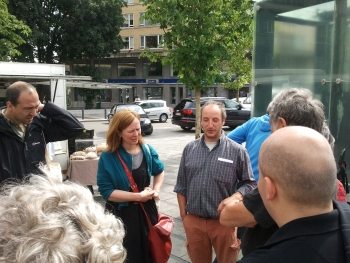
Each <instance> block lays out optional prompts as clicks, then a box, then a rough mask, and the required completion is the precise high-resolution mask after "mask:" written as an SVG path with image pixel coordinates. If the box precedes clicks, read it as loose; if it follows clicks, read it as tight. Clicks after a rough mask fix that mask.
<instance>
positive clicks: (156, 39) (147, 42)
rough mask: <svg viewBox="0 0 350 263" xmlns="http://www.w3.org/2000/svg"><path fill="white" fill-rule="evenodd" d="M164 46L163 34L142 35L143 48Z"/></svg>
mask: <svg viewBox="0 0 350 263" xmlns="http://www.w3.org/2000/svg"><path fill="white" fill-rule="evenodd" d="M161 47H163V36H162V35H156V36H141V48H161Z"/></svg>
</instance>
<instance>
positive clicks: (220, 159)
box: [218, 157, 233, 163]
mask: <svg viewBox="0 0 350 263" xmlns="http://www.w3.org/2000/svg"><path fill="white" fill-rule="evenodd" d="M218 161H220V162H225V163H233V161H232V160H229V159H224V158H221V157H219V158H218Z"/></svg>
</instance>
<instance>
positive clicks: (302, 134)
mask: <svg viewBox="0 0 350 263" xmlns="http://www.w3.org/2000/svg"><path fill="white" fill-rule="evenodd" d="M259 169H260V174H261V175H262V177H269V178H271V180H272V181H273V182H274V183H275V184H276V185H278V188H279V189H280V191H279V194H280V195H283V198H284V199H285V200H287V201H288V202H290V203H294V204H295V205H299V206H306V207H308V206H309V207H315V206H316V207H322V206H327V205H329V203H330V202H331V200H332V197H333V196H334V194H335V190H336V164H335V160H334V157H333V153H332V149H331V147H330V145H329V143H328V141H327V140H326V139H325V138H324V136H322V135H321V134H320V133H318V132H317V131H315V130H313V129H310V128H306V127H301V126H289V127H285V128H282V129H279V130H277V131H275V132H274V133H273V134H272V135H271V136H270V137H269V138H268V139H267V140H266V141H265V142H264V144H263V145H262V147H261V151H260V155H259ZM262 184H263V182H262ZM261 188H263V187H261ZM259 191H260V185H259ZM260 192H261V195H262V197H263V199H264V196H263V195H264V194H266V193H262V191H260ZM264 202H265V200H264ZM265 205H266V204H265ZM266 207H268V205H266Z"/></svg>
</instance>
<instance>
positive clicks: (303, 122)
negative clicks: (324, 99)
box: [268, 88, 325, 132]
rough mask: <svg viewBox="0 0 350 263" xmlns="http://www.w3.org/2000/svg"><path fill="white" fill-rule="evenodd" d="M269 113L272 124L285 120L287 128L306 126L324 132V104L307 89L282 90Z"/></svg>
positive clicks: (270, 107)
mask: <svg viewBox="0 0 350 263" xmlns="http://www.w3.org/2000/svg"><path fill="white" fill-rule="evenodd" d="M268 111H269V114H270V120H271V122H275V121H277V120H278V118H283V119H284V120H285V122H286V125H287V126H289V125H299V126H306V127H310V128H312V129H314V130H316V131H318V132H322V129H323V123H324V121H325V115H324V111H323V104H322V103H321V102H320V101H319V100H317V99H314V98H313V97H312V93H311V92H310V91H309V90H307V89H296V88H292V89H286V90H282V91H281V92H280V93H278V94H277V95H276V96H275V97H274V98H273V100H272V102H271V103H270V104H269V107H268Z"/></svg>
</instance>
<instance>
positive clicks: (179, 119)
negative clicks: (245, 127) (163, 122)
mask: <svg viewBox="0 0 350 263" xmlns="http://www.w3.org/2000/svg"><path fill="white" fill-rule="evenodd" d="M208 100H215V101H220V102H222V103H223V104H224V105H225V109H226V114H227V117H226V122H225V124H224V125H225V126H229V127H230V128H234V127H236V126H238V125H241V124H243V123H244V122H246V121H247V120H249V119H250V110H249V109H245V108H243V106H242V105H241V104H239V103H237V102H235V101H233V100H230V99H226V98H223V97H202V98H201V99H200V104H201V106H203V104H204V103H205V102H206V101H208ZM195 108H196V105H195V100H194V99H183V100H181V102H180V103H179V104H177V105H176V106H175V107H174V114H173V118H172V123H173V124H175V125H179V126H180V127H181V128H182V129H183V130H191V129H192V128H193V127H195V126H196V124H195V120H196V109H195Z"/></svg>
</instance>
